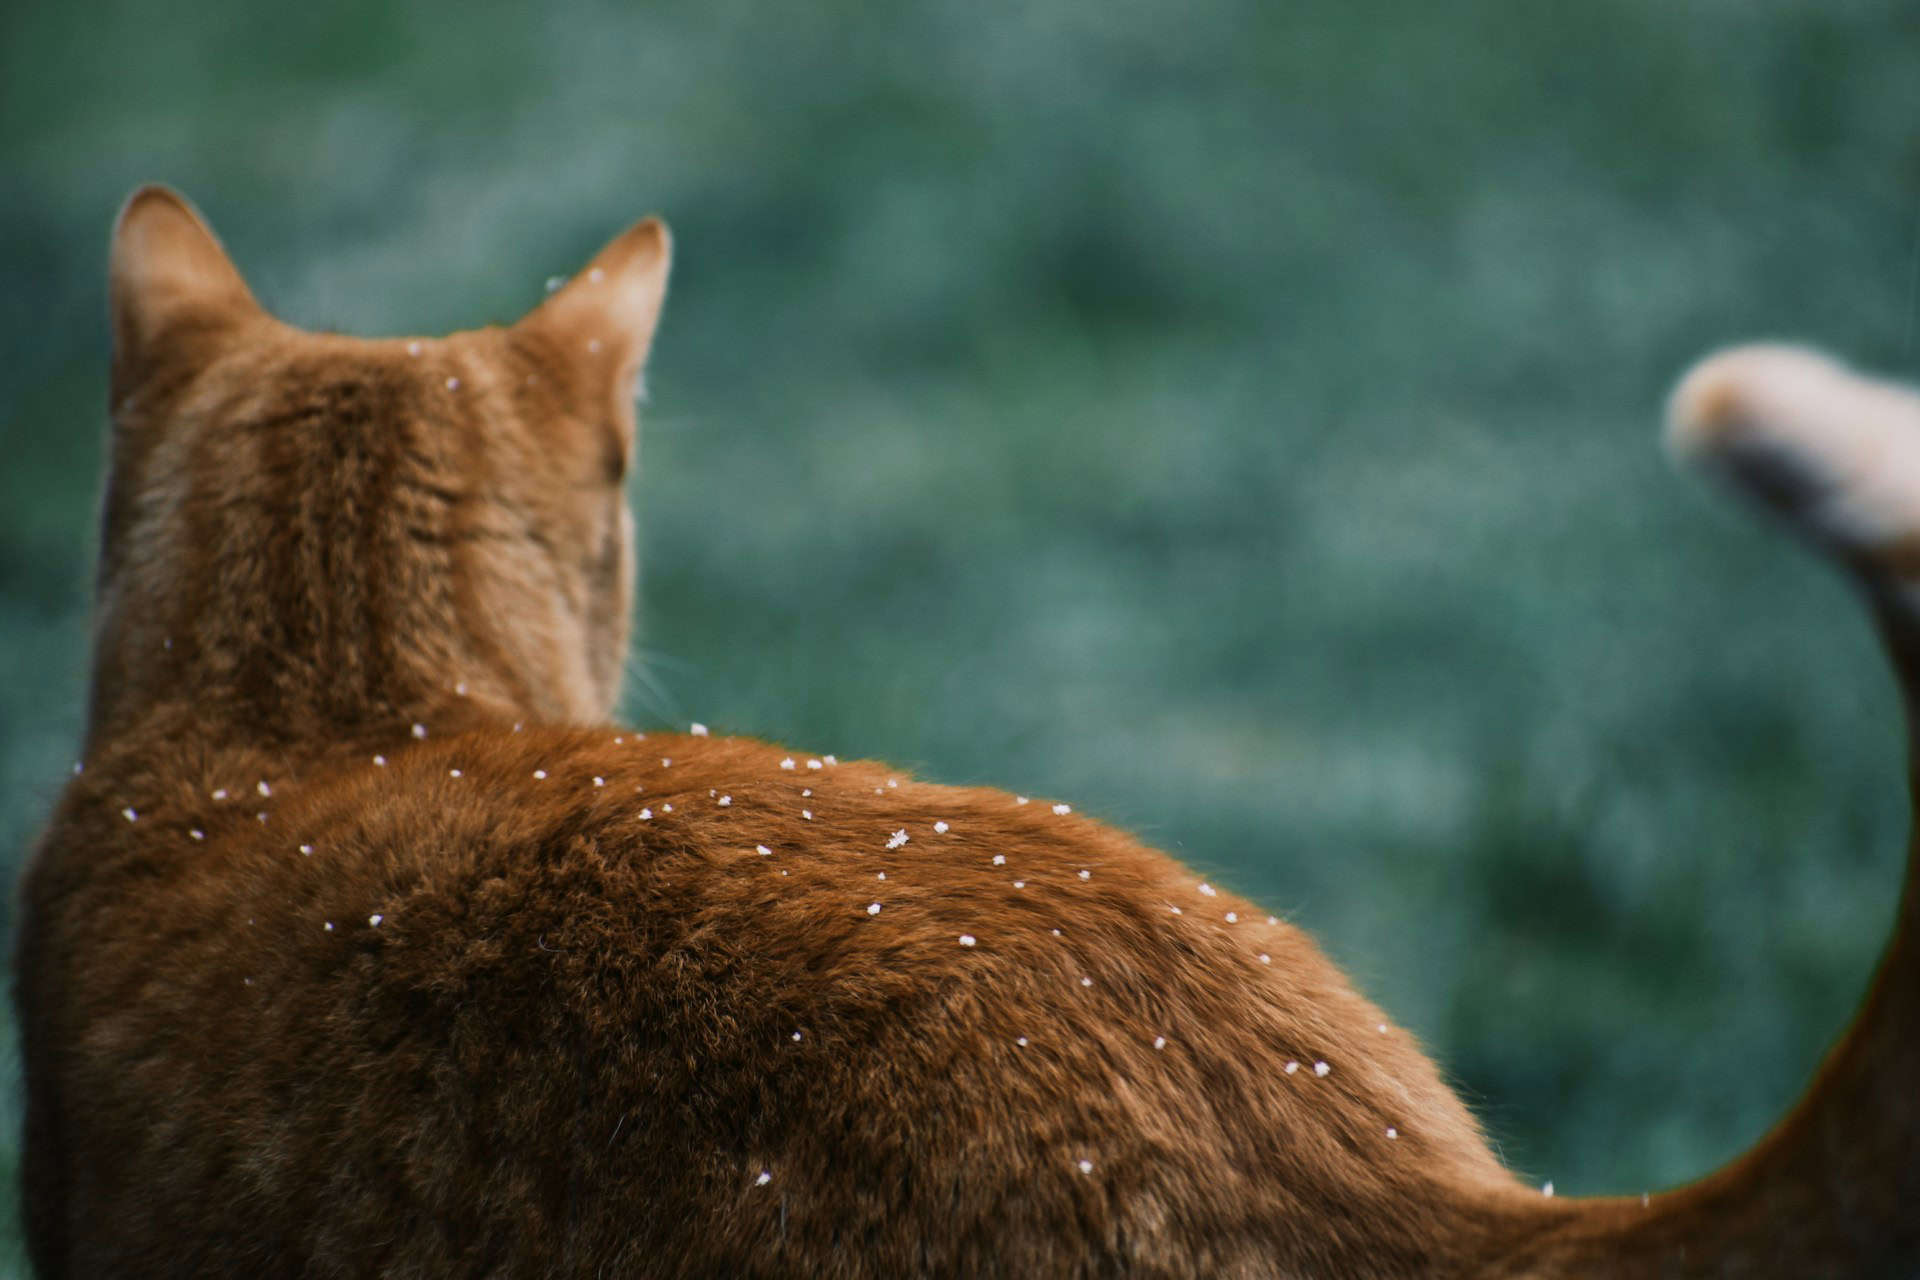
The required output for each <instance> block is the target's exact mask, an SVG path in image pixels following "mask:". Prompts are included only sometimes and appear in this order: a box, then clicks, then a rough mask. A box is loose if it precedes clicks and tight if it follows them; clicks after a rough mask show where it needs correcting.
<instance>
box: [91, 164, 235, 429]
mask: <svg viewBox="0 0 1920 1280" xmlns="http://www.w3.org/2000/svg"><path fill="white" fill-rule="evenodd" d="M107 293H108V299H109V301H108V305H109V308H110V310H111V313H112V320H113V399H114V403H116V404H118V403H119V402H120V400H121V399H122V398H123V397H124V396H126V395H127V394H128V393H130V392H132V391H133V390H135V389H136V388H137V387H139V385H140V384H141V383H142V382H143V381H144V380H145V379H146V377H147V376H148V375H149V374H150V373H151V372H152V371H153V370H154V368H155V367H156V366H157V365H159V364H160V363H161V362H162V360H164V359H165V358H167V357H168V356H170V355H173V354H175V353H177V352H179V351H181V350H182V348H192V347H195V346H197V345H199V344H198V343H197V342H196V339H205V338H212V337H216V336H217V335H218V334H219V333H220V332H221V331H223V330H225V329H227V328H229V327H231V326H233V325H235V324H237V323H239V322H241V321H243V320H245V319H248V318H251V317H254V316H258V315H261V314H263V313H262V312H261V310H260V304H259V303H257V302H255V301H254V299H253V294H252V292H251V291H250V290H248V288H247V282H246V281H245V280H242V279H241V278H240V273H239V271H237V270H235V269H234V265H233V263H232V261H231V260H229V259H228V257H227V253H226V250H225V249H222V248H221V247H220V241H219V239H218V238H217V237H216V236H215V235H214V234H213V231H212V230H211V229H210V228H209V227H208V226H207V224H206V223H205V222H204V221H203V220H202V219H201V217H200V215H199V214H198V213H196V212H194V208H193V206H192V205H190V204H188V203H187V202H186V200H185V199H183V198H182V197H180V196H179V195H177V194H175V193H174V192H172V191H170V190H168V189H167V188H166V187H161V186H148V187H142V188H140V189H139V190H138V191H136V192H134V193H133V194H132V195H131V196H129V197H128V198H127V203H126V204H125V205H124V206H123V207H122V208H121V210H120V216H119V218H118V219H117V220H115V222H114V224H113V249H112V252H111V254H110V255H109V257H108V265H107ZM195 354H198V353H195ZM189 358H193V356H192V355H189Z"/></svg>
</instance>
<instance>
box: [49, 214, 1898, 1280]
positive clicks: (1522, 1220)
mask: <svg viewBox="0 0 1920 1280" xmlns="http://www.w3.org/2000/svg"><path fill="white" fill-rule="evenodd" d="M665 264H666V246H665V239H664V234H663V233H662V232H661V231H660V230H659V229H658V228H657V226H655V225H654V224H641V225H640V226H639V227H636V228H635V229H634V230H633V231H631V232H629V233H628V234H627V235H626V236H624V237H622V238H621V239H620V240H617V241H616V242H615V243H614V244H613V245H612V246H610V247H609V249H608V250H607V252H606V253H604V254H602V255H601V257H600V258H599V259H596V261H595V263H594V264H593V266H592V267H590V268H589V270H588V271H587V272H585V273H583V274H582V276H580V277H577V278H576V280H575V281H574V282H573V283H572V284H570V285H569V286H568V287H567V288H566V289H564V290H562V291H561V293H559V294H557V295H555V297H554V298H553V299H550V300H549V302H548V303H547V304H546V305H544V306H543V307H542V308H541V309H539V310H538V311H536V312H535V313H534V314H533V315H532V316H530V317H529V318H528V319H527V320H526V321H523V322H522V323H521V324H520V325H516V326H514V327H513V328H511V329H507V330H487V331H482V332H479V333H476V334H467V335H456V336H455V337H453V338H450V339H446V340H444V341H441V342H412V343H403V342H400V341H397V340H396V341H391V342H359V341H357V340H353V339H345V338H335V337H314V336H312V335H303V334H298V333H296V332H295V331H293V330H290V329H287V328H286V327H285V326H281V325H279V324H278V323H277V322H274V321H272V320H271V319H269V318H267V317H266V316H265V315H264V313H260V312H258V309H257V308H256V307H255V306H254V305H253V303H252V300H251V298H250V296H248V295H247V293H246V291H245V287H244V285H242V284H240V282H239V279H238V277H237V275H233V274H232V272H231V268H230V267H229V266H227V265H226V263H225V259H224V257H223V256H222V255H220V253H219V250H218V248H217V246H216V245H215V244H214V242H213V241H212V239H211V237H210V236H209V235H208V234H207V233H206V232H205V231H204V228H202V227H201V226H200V225H199V224H198V222H197V221H196V220H195V219H194V218H193V216H192V215H191V213H190V212H188V211H187V210H186V209H185V207H184V206H183V205H180V204H179V203H178V202H177V200H175V199H174V198H172V197H170V196H167V195H165V194H164V193H159V192H153V191H149V192H146V193H142V194H141V195H140V196H137V197H136V198H135V200H134V201H133V202H132V203H131V204H130V206H129V210H128V212H127V213H126V214H123V218H122V223H121V227H120V230H119V232H118V233H117V239H116V248H115V324H116V363H115V401H116V405H115V409H116V438H115V457H114V465H113V471H112V478H111V483H110V486H109V494H108V500H107V512H106V522H105V523H106V533H105V538H106V548H105V553H104V555H103V558H102V581H101V624H100V630H99V634H98V636H97V638H96V646H97V651H98V652H97V665H96V677H95V688H94V703H93V709H92V717H91V723H90V729H89V739H88V747H87V753H86V759H85V762H84V763H85V767H84V770H83V771H82V772H81V773H80V774H79V775H78V776H77V777H76V778H75V779H74V780H73V781H72V783H71V784H70V785H69V787H68V789H67V791H66V793H65V795H64V796H63V797H62V800H61V802H60V806H59V808H58V810H57V811H56V813H55V815H54V819H53V822H52V824H51V826H50V828H49V830H48V832H47V835H46V836H45V838H44V839H43V841H42V844H41V847H40V851H39V853H38V855H37V857H36V859H35V861H34V863H33V865H32V867H31V868H30V870H29V874H28V876H27V879H26V881H25V887H24V899H23V913H22V917H23V918H22V927H21V934H20V943H19V949H18V955H17V959H16V964H17V970H18V981H17V986H16V991H17V1006H18V1009H19V1013H20V1018H21V1023H22V1028H23V1037H24V1044H25V1050H26V1061H27V1068H28V1086H29V1098H28V1105H29V1110H28V1122H27V1166H26V1175H25V1176H26V1186H25V1193H26V1200H27V1210H28V1211H27V1223H28V1228H29V1234H30V1240H31V1246H32V1249H33V1254H34V1259H35V1262H36V1265H37V1266H38V1267H39V1269H40V1270H41V1271H42V1272H43V1273H44V1274H46V1275H49V1276H104V1275H232V1276H254V1275H263V1274H288V1275H296V1274H297V1275H313V1276H334V1275H339V1276H346V1275H374V1274H378V1275H388V1276H400V1277H415V1276H417V1277H426V1276H442V1275H446V1276H454V1275H458V1276H466V1275H512V1276H548V1275H552V1276H598V1275H609V1276H611V1275H648V1274H660V1275H812V1274H821V1275H847V1276H876V1277H880V1276H902V1275H914V1274H927V1275H955V1276H965V1275H1007V1276H1039V1275H1117V1274H1138V1275H1167V1276H1233V1275H1246V1276H1265V1275H1277V1276H1342V1277H1368V1276H1415V1275H1434V1276H1440V1275H1458V1276H1503V1275H1512V1276H1520V1275H1541V1276H1547V1275H1595V1274H1622V1275H1628V1274H1630V1275H1667V1274H1675V1275H1681V1274H1685V1275H1694V1274H1700V1275H1709V1274H1711V1275H1722V1274H1724V1275H1737V1274H1755V1273H1764V1272H1767V1271H1769V1270H1774V1269H1775V1268H1781V1269H1778V1270H1774V1273H1776V1274H1885V1275H1901V1274H1911V1273H1912V1270H1913V1268H1914V1266H1915V1264H1916V1259H1920V1252H1916V1251H1917V1250H1920V1225H1916V1223H1915V1221H1914V1216H1915V1215H1920V1158H1916V1153H1915V1146H1914V1136H1913V1135H1914V1132H1915V1129H1914V1126H1913V1124H1912V1120H1913V1116H1912V1111H1913V1109H1914V1106H1915V1105H1916V1104H1915V1103H1914V1102H1913V1101H1912V1100H1911V1096H1910V1095H1911V1094H1912V1093H1913V1086H1914V1084H1916V1083H1920V1071H1917V1070H1916V1051H1915V1049H1914V1044H1915V1043H1916V1039H1917V1038H1916V1037H1915V1036H1914V1035H1913V1034H1912V1032H1913V1030H1914V1021H1915V1019H1914V1014H1913V1000H1912V997H1910V996H1908V995H1907V994H1906V992H1907V991H1908V990H1909V989H1910V988H1911V987H1912V983H1911V982H1910V981H1908V980H1907V979H1906V978H1905V976H1904V975H1905V974H1906V973H1907V971H1908V970H1909V969H1910V968H1911V965H1910V963H1909V957H1908V956H1907V955H1906V949H1905V944H1904V942H1899V943H1896V947H1895V952H1894V955H1893V956H1892V957H1891V958H1890V960H1889V962H1888V967H1887V973H1888V974H1889V975H1891V978H1892V980H1891V981H1889V980H1888V977H1886V976H1883V980H1882V983H1881V988H1880V991H1879V994H1878V995H1877V996H1876V997H1875V999H1876V1001H1877V1002H1878V1011H1877V1012H1875V1011H1873V1010H1870V1011H1869V1013H1868V1015H1866V1016H1864V1017H1863V1019H1862V1022H1861V1024H1860V1026H1859V1027H1858V1028H1856V1031H1855V1034H1854V1037H1853V1039H1852V1040H1851V1041H1849V1045H1848V1047H1847V1048H1844V1049H1843V1050H1842V1051H1841V1052H1840V1053H1839V1054H1837V1055H1836V1057H1835V1059H1834V1061H1833V1063H1831V1064H1830V1066H1829V1069H1828V1078H1827V1080H1826V1082H1825V1083H1824V1084H1823V1086H1822V1087H1821V1088H1820V1089H1816V1091H1815V1093H1814V1094H1813V1095H1812V1096H1810V1098H1809V1101H1808V1102H1807V1103H1806V1104H1805V1105H1804V1106H1803V1108H1802V1110H1801V1112H1799V1113H1797V1115H1796V1118H1795V1119H1794V1120H1793V1121H1791V1122H1790V1123H1789V1124H1788V1125H1787V1126H1785V1127H1784V1128H1783V1130H1782V1131H1781V1132H1780V1133H1779V1134H1778V1135H1776V1136H1775V1138H1773V1139H1772V1140H1771V1141H1770V1143H1769V1144H1768V1145H1766V1146H1763V1148H1762V1149H1761V1150H1760V1151H1758V1152H1756V1154H1755V1155H1754V1156H1753V1157H1750V1158H1749V1160H1748V1161H1747V1162H1745V1163H1743V1164H1742V1165H1738V1166H1735V1167H1734V1168H1733V1169H1731V1170H1729V1171H1727V1172H1726V1173H1724V1174H1722V1175H1719V1176H1718V1177H1717V1178H1716V1179H1713V1180H1709V1182H1707V1183H1704V1184H1701V1186H1699V1187H1697V1188H1691V1189H1687V1190H1684V1191H1682V1192H1679V1193H1675V1194H1673V1195H1669V1196H1660V1197H1653V1198H1650V1199H1645V1200H1642V1199H1639V1198H1635V1199H1630V1200H1624V1201H1586V1202H1578V1201H1565V1200H1557V1199H1552V1198H1548V1197H1545V1196H1542V1195H1541V1194H1540V1193H1539V1192H1538V1191H1536V1190H1533V1189H1531V1188H1528V1187H1523V1186H1521V1185H1520V1184H1519V1183H1517V1182H1516V1181H1515V1180H1514V1179H1513V1178H1512V1177H1511V1176H1510V1175H1508V1174H1507V1173H1506V1172H1505V1171H1504V1170H1503V1169H1502V1168H1501V1167H1500V1165H1499V1163H1498V1162H1497V1160H1496V1159H1495V1158H1494V1157H1493V1156H1492V1155H1491V1153H1490V1152H1489V1151H1488V1149H1487V1146H1486V1144H1485V1142H1484V1140H1483V1139H1482V1138H1481V1136H1480V1134H1479V1132H1478V1130H1477V1128H1476V1126H1475V1125H1474V1123H1473V1121H1472V1119H1471V1117H1470V1116H1469V1115H1468V1114H1467V1112H1466V1110H1465V1109H1464V1108H1463V1107H1462V1106H1461V1105H1460V1104H1459V1102H1458V1101H1457V1100H1456V1099H1455V1098H1454V1097H1453V1095H1452V1094H1451V1093H1450V1092H1449V1091H1448V1090H1447V1089H1446V1087H1445V1086H1444V1084H1443V1083H1442V1082H1441V1080H1440V1077H1439V1074H1438V1072H1437V1071H1436V1070H1435V1068H1434V1067H1433V1066H1432V1064H1431V1063H1429V1062H1428V1060H1427V1059H1426V1058H1425V1057H1424V1056H1423V1055H1422V1054H1421V1052H1420V1051H1419V1049H1418V1047H1417V1046H1416V1045H1415V1044H1414V1043H1413V1042H1412V1040H1411V1038H1410V1037H1409V1036H1408V1035H1407V1034H1406V1033H1405V1032H1404V1031H1402V1030H1400V1029H1399V1028H1397V1027H1395V1026H1394V1025H1392V1023H1391V1021H1390V1019H1388V1018H1387V1017H1386V1016H1385V1015H1384V1014H1382V1013H1381V1012H1380V1011H1379V1010H1377V1009H1375V1008H1374V1007H1373V1006H1371V1005H1370V1004H1368V1003H1367V1002H1366V1001H1365V1000H1364V999H1362V998H1361V997H1360V996H1359V995H1357V994H1356V993H1355V992H1354V991H1353V990H1352V988H1351V987H1350V986H1349V985H1348V984H1347V982H1346V981H1345V980H1344V978H1343V977H1342V976H1341V975H1340V974H1339V973H1338V972H1337V971H1336V970H1335V969H1334V968H1333V967H1332V966H1331V965H1330V964H1329V963H1328V962H1327V961H1326V960H1325V959H1324V958H1323V957H1322V956H1320V954H1319V953H1318V952H1317V950H1316V949H1315V948H1314V947H1313V945H1312V943H1311V942H1310V941H1309V940H1308V939H1307V938H1306V937H1305V936H1304V935H1303V934H1301V933H1300V932H1299V931H1298V930H1296V929H1294V928H1292V927H1291V926H1289V925H1287V924H1285V923H1283V922H1280V921H1277V920H1274V919H1273V918H1271V917H1269V916H1268V915H1267V913H1266V912H1265V911H1263V910H1261V909H1259V908H1257V907H1255V906H1253V905H1251V904H1249V903H1247V902H1245V901H1242V900H1240V899H1238V898H1236V897H1234V896H1232V895H1231V894H1229V893H1226V892H1224V891H1221V890H1218V889H1216V888H1215V887H1214V886H1212V885H1207V884H1203V883H1202V882H1201V880H1200V879H1199V878H1198V877H1196V876H1195V875H1193V874H1192V873H1190V872H1188V871H1187V870H1185V869H1184V868H1182V867H1180V866H1179V865H1178V864H1177V863H1175V862H1173V861H1172V860H1170V859H1168V858H1166V857H1165V856H1163V855H1161V854H1159V853H1157V852H1155V851H1153V850H1150V849H1147V848H1144V847H1142V846H1140V845H1139V844H1137V843H1136V842H1134V841H1132V840H1130V839H1128V838H1127V837H1125V836H1124V835H1121V834H1119V833H1117V832H1114V831H1112V830H1111V829H1108V828H1105V827H1103V826H1101V825H1099V824H1098V823H1095V822H1093V821H1090V820H1088V819H1086V818H1084V817H1083V816H1081V815H1079V814H1077V813H1073V812H1071V811H1070V810H1068V809H1067V808H1066V806H1064V805H1056V804H1054V803H1052V802H1050V801H1046V800H1041V799H1037V798H1036V799H1032V800H1026V799H1022V798H1019V797H1015V796H1011V795H1007V794H1005V793H1001V792H997V791H990V790H980V789H972V790H962V789H954V788H946V787H939V786H934V785H930V784H927V783H923V782H919V781H917V780H915V779H913V778H911V777H909V776H908V775H906V774H905V773H902V772H900V771H897V770H891V769H888V768H886V767H884V766H881V765H878V764H873V763H870V762H855V761H846V762H841V761H836V760H834V759H833V758H832V757H829V756H819V755H808V754H806V753H803V752H793V751H788V750H786V749H784V748H781V747H775V746H769V745H766V744H762V743H758V742H752V741H748V740H744V739H723V738H713V737H709V736H706V735H705V734H704V733H696V734H672V735H662V734H658V733H652V734H645V735H643V734H639V733H636V732H634V731H631V730H625V729H621V728H616V727H599V726H597V725H596V722H597V721H599V720H600V719H601V718H603V717H604V715H605V713H606V711H607V710H608V708H609V707H610V706H611V704H612V700H613V696H614V690H615V685H616V682H617V676H618V671H619V662H620V657H621V653H622V650H623V648H624V643H625V625H626V624H625V617H626V608H627V601H628V596H627V590H628V588H627V578H628V575H629V573H630V549H629V533H628V529H627V526H626V523H625V513H624V507H623V506H622V505H621V502H620V478H621V475H622V474H623V472H624V468H625V462H626V458H627V456H628V454H629V451H630V449H631V443H632V432H633V422H632V416H631V407H630V400H629V399H628V396H627V392H628V388H629V386H630V378H631V377H632V376H633V374H634V372H635V371H636V370H637V368H638V367H639V365H640V363H641V361H642V360H643V358H644V355H645V351H646V347H647V342H648V340H649V338H650V337H651V332H652V327H653V321H654V315H655V313H656V311H657V308H658V306H659V303H660V299H661V297H662V294H663V290H664V280H665V270H666V265H665ZM1730 412H1731V411H1730V410H1727V411H1723V409H1722V408H1721V407H1717V406H1706V407H1702V408H1700V409H1699V411H1698V413H1697V414H1696V416H1697V417H1698V418H1699V419H1700V420H1701V421H1702V422H1708V423H1711V424H1714V427H1715V430H1719V429H1720V427H1721V426H1722V425H1724V421H1725V420H1726V419H1727V416H1728V413H1730ZM1916 423H1920V413H1916ZM1916 429H1920V427H1916ZM1716 447H1717V446H1716ZM1736 461H1737V459H1736ZM1913 489H1914V492H1915V493H1916V494H1920V473H1917V474H1916V475H1915V476H1914V478H1913ZM1914 510H1915V511H1916V512H1920V500H1916V501H1915V503H1914ZM1915 527H1920V520H1916V522H1915ZM1816 532H1817V531H1816ZM1869 576H1870V577H1871V574H1870V575H1869ZM1886 616H1887V617H1888V618H1889V620H1890V626H1891V628H1892V630H1893V631H1894V633H1895V637H1896V649H1898V640H1899V637H1900V636H1901V635H1902V634H1904V632H1903V631H1902V630H1901V627H1902V625H1903V623H1902V617H1903V615H1899V614H1898V613H1896V612H1888V613H1887V614H1886ZM1911 911H1912V906H1911V904H1909V907H1908V913H1909V914H1910V913H1911ZM1904 936H1905V934H1904V933H1903V934H1902V937H1904ZM1863 1129H1866V1130H1870V1131H1868V1132H1862V1130H1863ZM1843 1139H1844V1141H1843Z"/></svg>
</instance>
